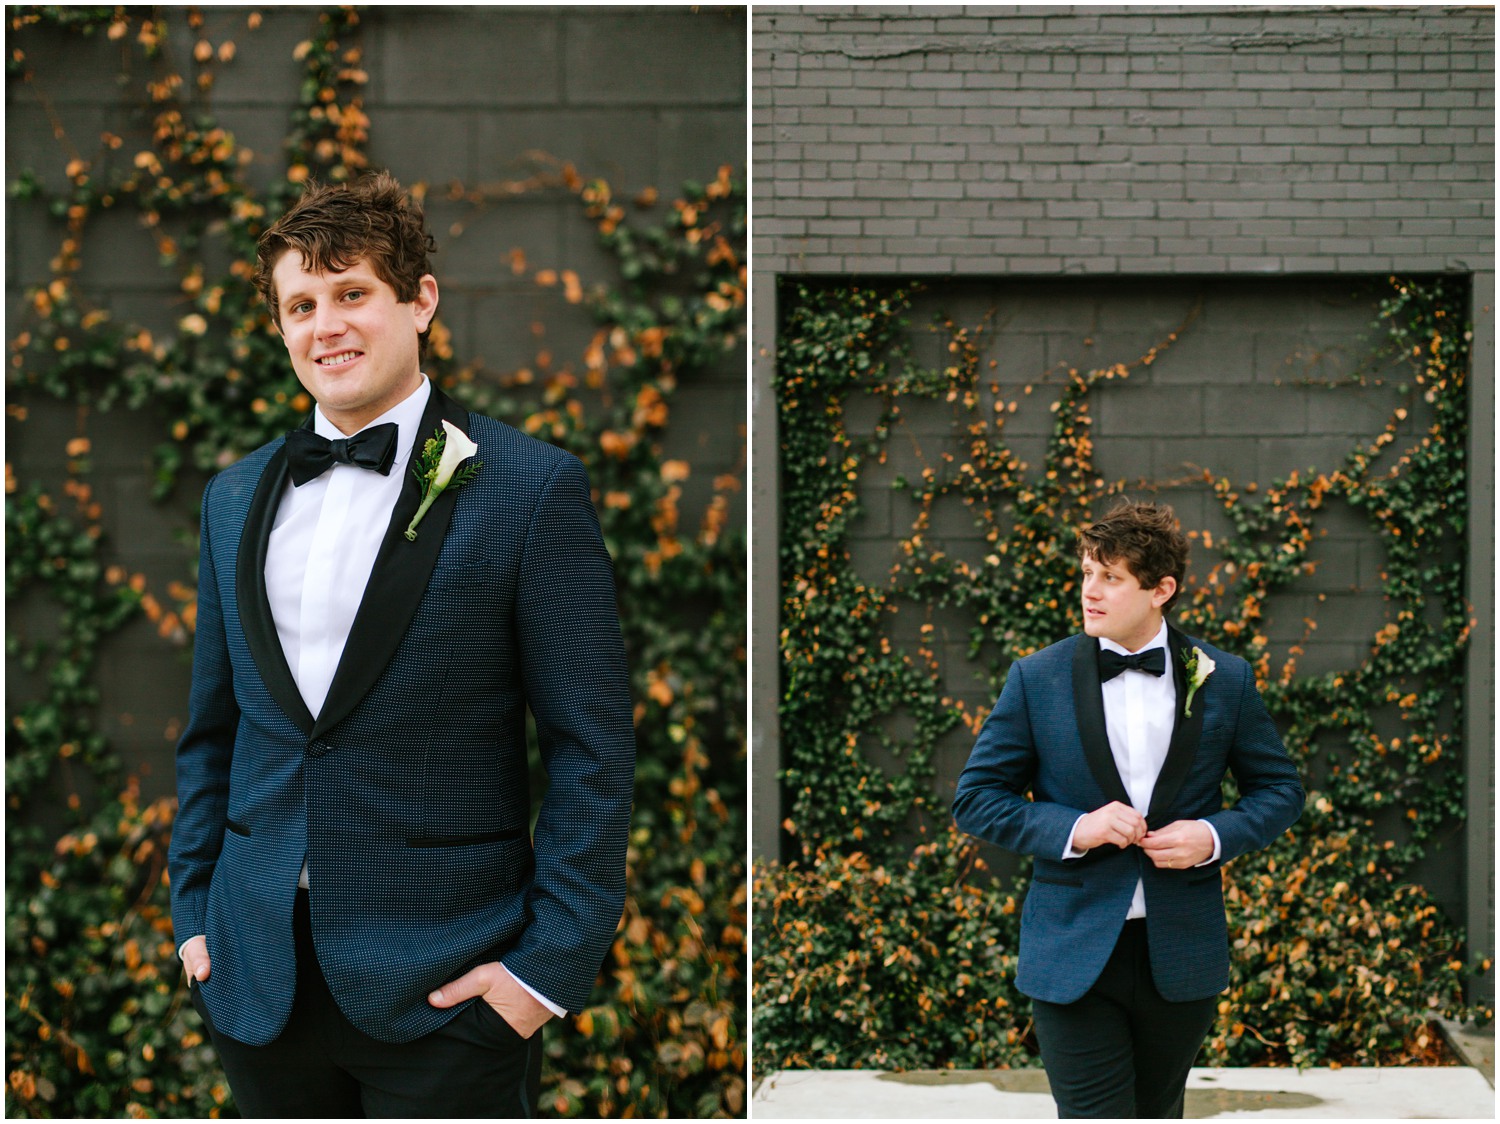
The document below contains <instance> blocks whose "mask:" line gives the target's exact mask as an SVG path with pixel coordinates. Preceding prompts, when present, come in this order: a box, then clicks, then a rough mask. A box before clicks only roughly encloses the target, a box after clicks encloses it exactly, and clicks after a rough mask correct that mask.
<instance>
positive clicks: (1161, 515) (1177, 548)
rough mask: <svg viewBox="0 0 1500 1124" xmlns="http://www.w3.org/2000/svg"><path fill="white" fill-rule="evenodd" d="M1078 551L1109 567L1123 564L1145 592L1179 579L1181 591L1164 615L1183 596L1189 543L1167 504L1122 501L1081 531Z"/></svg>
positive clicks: (1175, 595)
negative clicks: (1163, 580) (1162, 581)
mask: <svg viewBox="0 0 1500 1124" xmlns="http://www.w3.org/2000/svg"><path fill="white" fill-rule="evenodd" d="M1075 549H1076V550H1077V553H1078V557H1079V558H1082V557H1084V556H1085V555H1088V556H1090V557H1092V558H1093V559H1094V560H1095V561H1096V562H1099V563H1101V564H1103V565H1105V566H1112V565H1114V564H1116V563H1121V562H1123V563H1124V564H1125V567H1126V568H1127V569H1128V570H1129V571H1130V572H1131V574H1133V575H1134V576H1135V580H1136V581H1138V582H1140V583H1141V588H1142V589H1155V588H1156V587H1157V586H1158V585H1160V584H1161V580H1162V578H1165V577H1171V578H1173V579H1175V580H1176V582H1177V589H1176V590H1175V591H1174V592H1173V594H1172V596H1171V597H1169V598H1168V599H1167V603H1166V604H1165V605H1163V606H1162V612H1166V611H1167V610H1168V609H1170V608H1171V607H1172V605H1173V603H1174V602H1175V601H1176V600H1177V598H1178V596H1179V595H1180V594H1181V593H1182V583H1183V578H1184V577H1185V576H1186V575H1187V563H1188V541H1187V537H1186V536H1185V535H1184V534H1183V533H1182V528H1181V527H1180V526H1179V525H1178V523H1177V516H1176V514H1175V513H1174V512H1173V511H1172V509H1171V507H1169V506H1168V505H1167V504H1164V503H1162V504H1157V503H1134V502H1132V501H1130V500H1127V499H1121V500H1120V501H1119V502H1118V503H1116V504H1115V506H1114V507H1112V508H1110V510H1109V513H1108V514H1107V515H1105V517H1104V518H1103V519H1100V520H1098V521H1097V522H1095V523H1093V524H1091V525H1089V526H1087V527H1082V528H1080V529H1079V531H1078V542H1077V544H1076V546H1075Z"/></svg>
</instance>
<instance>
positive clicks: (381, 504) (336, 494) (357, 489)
mask: <svg viewBox="0 0 1500 1124" xmlns="http://www.w3.org/2000/svg"><path fill="white" fill-rule="evenodd" d="M431 396H432V384H431V383H430V382H428V381H427V377H426V376H425V375H424V376H423V377H422V384H421V385H420V386H419V387H417V389H416V390H414V391H412V393H411V394H410V395H409V396H408V397H407V398H406V399H405V400H404V401H402V402H401V403H400V404H398V405H396V406H393V407H392V408H391V409H389V410H387V411H386V412H385V413H384V414H381V415H380V417H378V418H376V419H375V420H374V421H372V422H370V423H369V425H367V426H365V427H364V429H368V428H370V426H376V425H382V424H384V423H386V422H395V423H396V428H397V433H396V459H395V461H394V462H393V463H392V464H391V471H390V472H389V473H388V474H386V475H385V476H382V475H381V474H380V473H378V472H372V471H371V470H370V469H367V468H360V467H358V466H357V465H351V464H337V463H335V464H334V465H333V466H332V467H331V468H329V469H328V470H327V471H326V472H324V473H323V474H322V475H321V476H318V477H317V478H315V479H313V480H309V481H307V482H306V483H304V484H303V485H302V486H301V487H297V486H296V485H294V484H293V483H292V482H291V479H290V478H288V479H287V482H286V490H285V491H284V492H283V493H282V494H281V502H280V504H279V506H278V507H277V509H276V520H275V522H274V523H273V524H272V527H271V540H270V544H269V546H268V547H267V549H266V596H267V599H268V600H269V601H270V603H271V616H272V618H273V619H274V620H275V622H276V635H277V637H278V638H279V639H280V641H281V650H282V652H283V653H285V655H286V662H287V666H288V667H289V668H291V672H292V678H293V679H294V680H295V681H296V683H297V690H298V692H300V693H301V695H302V701H303V702H304V703H306V704H307V709H308V712H309V713H310V714H312V715H313V716H314V717H316V716H317V714H318V712H319V711H321V710H322V709H323V704H324V702H325V701H326V700H327V698H328V688H329V686H330V685H331V684H332V683H333V675H334V672H335V671H337V670H338V666H339V659H340V658H341V657H342V656H343V654H344V645H345V643H346V642H347V641H348V639H349V630H350V629H351V628H353V626H354V617H355V614H357V613H358V612H359V604H360V601H361V600H362V599H363V598H364V594H365V586H366V585H367V584H369V581H370V572H371V571H372V570H373V569H374V568H375V556H376V555H377V554H378V553H379V551H380V543H381V541H382V540H383V539H384V538H385V532H386V528H387V527H388V526H389V525H390V521H391V510H392V508H394V507H395V506H396V500H397V498H398V497H399V496H400V494H401V488H402V486H403V484H404V483H405V480H406V474H407V472H408V470H409V462H410V460H411V452H412V447H413V445H414V444H415V443H416V440H417V428H418V427H419V426H420V425H421V424H422V414H423V412H424V411H425V410H426V409H427V401H428V399H429V398H430V397H431ZM313 430H314V432H316V433H317V434H318V435H319V436H320V437H326V438H328V439H330V440H334V439H337V438H340V437H345V436H349V437H353V436H354V434H352V433H351V434H344V433H343V432H341V431H340V430H339V429H338V427H336V426H335V425H334V424H333V423H332V422H330V421H329V420H328V419H327V418H326V417H324V416H323V410H322V408H321V407H319V408H315V409H314V411H313ZM361 432H363V429H362V430H361ZM297 885H298V886H300V887H301V888H302V889H304V890H305V889H307V888H308V867H307V860H306V858H304V859H303V860H302V872H301V874H300V875H299V876H298V879H297ZM502 967H503V965H502ZM506 971H507V972H509V971H510V970H509V969H508V968H507V969H506ZM511 977H512V978H513V979H515V981H516V982H517V983H518V984H520V985H521V986H522V987H523V988H525V989H526V990H527V991H528V992H530V994H531V995H532V996H534V997H535V998H536V1000H537V1001H538V1002H539V1003H541V1004H542V1005H543V1006H544V1007H546V1008H547V1009H548V1010H549V1011H551V1012H552V1013H553V1014H554V1015H557V1016H559V1017H561V1016H563V1015H565V1014H567V1012H566V1011H564V1010H563V1009H562V1008H561V1007H559V1006H557V1004H555V1003H553V1002H552V1001H551V1000H550V999H548V998H547V997H546V996H544V995H542V994H540V993H539V992H537V991H536V990H535V989H534V988H532V987H530V986H529V985H528V984H527V983H526V982H525V981H524V980H522V979H520V978H519V977H517V976H515V974H514V973H511Z"/></svg>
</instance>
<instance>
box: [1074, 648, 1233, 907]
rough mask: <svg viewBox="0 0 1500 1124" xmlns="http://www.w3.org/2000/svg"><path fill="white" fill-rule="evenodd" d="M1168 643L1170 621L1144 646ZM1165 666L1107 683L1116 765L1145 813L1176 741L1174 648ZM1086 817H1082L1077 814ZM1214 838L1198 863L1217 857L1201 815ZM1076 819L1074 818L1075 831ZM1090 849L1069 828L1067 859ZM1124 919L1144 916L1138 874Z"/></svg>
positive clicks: (1137, 806)
mask: <svg viewBox="0 0 1500 1124" xmlns="http://www.w3.org/2000/svg"><path fill="white" fill-rule="evenodd" d="M1099 647H1100V648H1101V649H1103V650H1104V651H1106V652H1118V653H1119V654H1120V655H1122V656H1128V655H1132V654H1133V653H1131V652H1130V651H1128V650H1127V649H1126V648H1124V647H1123V646H1122V645H1119V644H1116V643H1115V642H1114V641H1113V640H1109V639H1106V638H1102V637H1101V638H1100V640H1099ZM1166 647H1167V622H1166V621H1165V620H1163V621H1162V624H1161V629H1160V630H1159V631H1158V632H1157V634H1156V637H1155V639H1153V640H1152V641H1151V642H1150V643H1149V644H1147V645H1146V646H1145V647H1143V648H1141V649H1139V651H1142V652H1149V651H1150V650H1151V649H1152V648H1161V649H1163V650H1165V649H1166ZM1166 657H1167V670H1166V673H1165V674H1163V675H1151V674H1149V673H1147V672H1144V671H1135V670H1126V671H1122V672H1121V673H1120V674H1119V675H1116V676H1115V677H1114V678H1113V679H1111V680H1110V681H1109V682H1108V683H1105V684H1104V685H1103V693H1104V726H1105V730H1106V732H1107V733H1108V735H1109V751H1110V754H1111V755H1112V756H1113V757H1114V760H1115V769H1116V770H1117V771H1118V772H1119V774H1120V779H1121V780H1122V781H1124V782H1125V792H1126V794H1127V795H1129V797H1130V806H1131V807H1132V808H1134V809H1135V810H1136V811H1137V812H1139V813H1140V814H1141V815H1142V816H1144V815H1145V814H1146V812H1147V811H1148V810H1149V809H1150V807H1151V794H1152V793H1153V792H1154V791H1155V790H1156V778H1157V777H1158V776H1160V774H1161V768H1162V766H1163V765H1164V764H1165V763H1166V760H1167V751H1168V750H1169V749H1170V748H1171V745H1172V726H1173V723H1174V722H1175V720H1176V716H1177V684H1176V682H1175V680H1174V679H1173V677H1172V653H1171V652H1167V653H1166ZM1082 818H1083V817H1082V816H1080V817H1079V819H1082ZM1199 822H1200V823H1202V824H1204V825H1205V826H1206V827H1207V828H1208V831H1209V834H1210V835H1212V836H1213V839H1214V850H1213V854H1212V855H1210V856H1209V857H1208V858H1206V859H1204V860H1203V862H1201V863H1199V864H1197V865H1199V866H1206V865H1207V864H1209V863H1211V862H1213V861H1214V860H1215V859H1217V858H1218V857H1219V833H1218V832H1217V831H1215V830H1214V825H1213V824H1211V823H1209V822H1208V821H1207V820H1200V821H1199ZM1077 830H1078V822H1077V821H1076V820H1075V821H1074V823H1073V831H1077ZM1085 853H1086V852H1083V851H1075V850H1074V849H1073V832H1069V833H1068V843H1067V846H1066V847H1065V848H1064V849H1063V856H1062V857H1063V858H1065V859H1076V858H1081V857H1082V856H1083V855H1084V854H1085ZM1125 916H1126V918H1127V919H1129V918H1134V917H1145V916H1146V888H1145V886H1144V885H1143V884H1142V883H1141V881H1140V880H1139V879H1137V881H1136V884H1135V895H1134V896H1133V897H1132V898H1131V900H1130V910H1129V912H1127V913H1126V915H1125Z"/></svg>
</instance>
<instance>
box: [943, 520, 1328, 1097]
mask: <svg viewBox="0 0 1500 1124" xmlns="http://www.w3.org/2000/svg"><path fill="white" fill-rule="evenodd" d="M1078 554H1079V557H1080V558H1081V560H1082V598H1083V627H1084V632H1083V635H1081V636H1071V637H1069V638H1068V639H1066V640H1064V641H1062V642H1061V643H1058V644H1054V645H1052V646H1051V647H1049V648H1046V649H1044V650H1042V651H1040V652H1036V653H1034V654H1032V655H1030V656H1027V657H1026V658H1024V659H1022V660H1019V661H1017V663H1016V664H1015V665H1014V666H1012V667H1011V669H1010V672H1009V674H1008V675H1007V677H1006V680H1005V688H1004V690H1003V691H1002V692H1001V694H1000V700H999V701H998V702H997V703H996V704H995V708H994V710H993V711H992V712H991V713H990V716H989V718H988V719H987V720H986V721H985V724H984V727H983V729H981V731H980V733H979V738H978V740H977V741H976V743H975V745H974V749H973V752H972V753H971V755H970V757H969V763H968V765H967V766H966V767H965V769H964V771H963V773H962V775H960V777H959V779H958V788H957V795H956V798H955V800H954V805H953V810H954V817H955V819H956V821H957V823H958V826H959V827H960V828H962V829H963V830H964V831H967V832H969V833H970V834H972V835H976V836H978V837H979V838H981V839H986V840H988V841H990V842H992V843H996V844H998V845H999V846H1001V847H1005V848H1006V849H1008V850H1011V851H1015V852H1018V853H1020V854H1025V855H1031V856H1033V865H1032V881H1031V887H1030V889H1029V891H1028V892H1027V895H1026V903H1025V905H1024V907H1023V908H1022V912H1021V949H1020V958H1019V962H1018V967H1017V971H1016V987H1017V988H1018V989H1019V990H1020V991H1021V992H1022V993H1023V994H1025V995H1029V996H1030V997H1031V999H1032V1005H1033V1017H1034V1021H1035V1026H1036V1034H1037V1040H1038V1043H1039V1044H1040V1046H1041V1051H1042V1064H1043V1066H1044V1067H1045V1068H1046V1070H1047V1077H1048V1080H1049V1083H1050V1084H1051V1087H1052V1095H1053V1098H1054V1099H1055V1100H1056V1102H1057V1108H1058V1115H1059V1116H1060V1117H1143V1118H1153V1119H1166V1118H1174V1117H1181V1116H1182V1106H1183V1094H1184V1089H1185V1087H1186V1084H1187V1077H1188V1071H1189V1070H1190V1069H1191V1068H1192V1064H1193V1059H1194V1058H1195V1057H1196V1055H1197V1053H1198V1049H1199V1047H1200V1046H1201V1045H1202V1043H1203V1038H1204V1036H1205V1034H1206V1033H1207V1031H1208V1028H1209V1026H1210V1025H1211V1024H1212V1022H1213V1018H1214V1015H1215V1013H1216V1011H1217V1007H1218V995H1219V993H1220V992H1221V991H1223V990H1224V989H1225V988H1226V987H1227V986H1228V985H1229V941H1228V933H1227V926H1226V923H1225V918H1224V899H1223V893H1222V890H1221V888H1220V879H1219V870H1220V868H1221V867H1222V866H1223V864H1224V863H1227V862H1229V861H1230V860H1231V859H1234V858H1236V857H1238V856H1240V855H1242V854H1244V853H1246V852H1247V851H1250V850H1254V849H1256V848H1260V847H1264V846H1266V845H1267V844H1268V843H1270V842H1271V841H1272V840H1273V839H1275V838H1276V837H1277V836H1278V835H1280V834H1281V833H1282V832H1283V831H1285V830H1286V829H1287V828H1288V827H1290V826H1291V825H1292V824H1293V823H1295V822H1296V820H1297V817H1298V816H1299V815H1301V812H1302V803H1303V798H1304V797H1303V791H1302V784H1301V782H1300V781H1299V779H1298V776H1297V770H1296V768H1295V767H1294V766H1293V764H1292V762H1291V760H1290V759H1289V758H1288V757H1287V754H1286V750H1285V748H1284V747H1283V746H1282V743H1281V738H1280V736H1279V735H1278V734H1277V732H1276V728H1275V726H1274V725H1273V724H1272V722H1271V719H1270V716H1269V715H1268V714H1267V713H1266V709H1265V705H1264V704H1263V703H1262V701H1261V698H1260V695H1259V693H1258V692H1257V691H1256V688H1255V675H1254V673H1253V672H1252V670H1251V668H1250V665H1249V664H1247V663H1246V662H1245V661H1244V660H1242V659H1240V658H1238V657H1236V656H1231V655H1229V654H1227V653H1225V652H1221V651H1219V650H1218V649H1217V648H1213V647H1211V646H1209V645H1208V644H1205V643H1203V642H1202V641H1198V640H1194V639H1192V638H1191V637H1187V636H1184V635H1183V634H1182V633H1180V632H1178V631H1177V630H1176V629H1175V628H1173V627H1171V626H1170V625H1169V624H1167V623H1166V613H1167V611H1168V610H1169V609H1170V608H1171V606H1172V603H1173V602H1174V601H1175V600H1176V599H1177V595H1178V593H1179V592H1180V590H1181V588H1182V582H1183V575H1184V574H1185V572H1186V569H1187V558H1188V544H1187V540H1186V539H1185V538H1184V537H1183V535H1182V533H1181V531H1180V530H1179V529H1178V527H1177V521H1176V519H1175V517H1174V516H1173V514H1172V509H1171V508H1169V507H1166V506H1157V505H1153V504H1132V503H1121V504H1119V505H1117V506H1116V508H1115V509H1114V510H1112V511H1111V512H1110V513H1109V514H1108V515H1107V516H1106V517H1105V518H1104V519H1102V520H1100V521H1099V522H1097V523H1095V524H1093V525H1092V526H1090V527H1088V528H1086V529H1084V530H1083V531H1081V532H1080V533H1079V539H1078ZM1226 771H1227V772H1228V773H1231V774H1233V776H1234V779H1235V782H1236V784H1237V786H1238V789H1239V799H1238V800H1237V801H1236V802H1235V803H1234V805H1233V806H1232V807H1229V808H1225V807H1224V801H1223V795H1222V791H1221V784H1222V782H1223V780H1224V776H1225V773H1226ZM1028 790H1029V791H1030V794H1031V798H1030V799H1028V798H1027V795H1026V794H1027V792H1028Z"/></svg>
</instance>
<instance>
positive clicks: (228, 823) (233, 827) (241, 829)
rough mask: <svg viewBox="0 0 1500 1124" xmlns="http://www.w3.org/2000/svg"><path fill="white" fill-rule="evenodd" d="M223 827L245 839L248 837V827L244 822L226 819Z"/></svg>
mask: <svg viewBox="0 0 1500 1124" xmlns="http://www.w3.org/2000/svg"><path fill="white" fill-rule="evenodd" d="M224 827H225V828H226V829H227V830H229V831H232V832H234V833H235V834H236V835H242V836H244V837H245V838H246V839H248V838H250V829H249V828H248V827H246V826H245V825H244V824H242V823H238V822H236V821H235V820H229V819H226V820H225V821H224Z"/></svg>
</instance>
